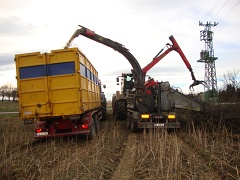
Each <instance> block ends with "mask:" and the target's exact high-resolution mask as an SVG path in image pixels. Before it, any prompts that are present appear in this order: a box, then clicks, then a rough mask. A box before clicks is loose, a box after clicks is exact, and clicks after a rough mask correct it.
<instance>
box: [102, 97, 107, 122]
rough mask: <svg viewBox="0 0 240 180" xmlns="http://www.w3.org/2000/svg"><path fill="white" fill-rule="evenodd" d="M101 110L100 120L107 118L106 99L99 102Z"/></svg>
mask: <svg viewBox="0 0 240 180" xmlns="http://www.w3.org/2000/svg"><path fill="white" fill-rule="evenodd" d="M101 111H102V120H103V121H105V120H107V103H106V101H105V102H102V103H101Z"/></svg>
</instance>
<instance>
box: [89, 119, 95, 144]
mask: <svg viewBox="0 0 240 180" xmlns="http://www.w3.org/2000/svg"><path fill="white" fill-rule="evenodd" d="M95 136H96V126H95V121H94V120H93V121H92V124H91V126H90V132H89V133H88V134H87V140H93V139H94V138H95Z"/></svg>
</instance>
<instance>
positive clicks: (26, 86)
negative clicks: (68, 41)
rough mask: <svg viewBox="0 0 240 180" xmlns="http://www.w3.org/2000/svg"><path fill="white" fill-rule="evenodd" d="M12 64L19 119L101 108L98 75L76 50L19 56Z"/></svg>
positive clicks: (62, 114)
mask: <svg viewBox="0 0 240 180" xmlns="http://www.w3.org/2000/svg"><path fill="white" fill-rule="evenodd" d="M15 61H16V70H17V83H18V94H19V108H20V116H21V119H26V118H41V117H52V116H65V115H76V114H82V113H84V112H86V111H90V110H93V109H96V108H99V107H100V106H101V102H100V95H99V93H100V90H99V86H98V80H97V79H98V73H97V71H96V70H95V68H94V67H93V65H92V64H91V63H90V61H89V60H88V59H87V58H86V57H85V55H84V54H83V53H82V52H81V51H79V50H78V48H69V49H61V50H53V51H51V53H44V54H40V53H39V52H36V53H27V54H19V55H16V56H15ZM80 64H82V65H83V66H84V67H85V68H84V69H80ZM85 72H86V73H85ZM87 72H88V73H87ZM89 74H90V75H89Z"/></svg>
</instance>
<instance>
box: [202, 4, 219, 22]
mask: <svg viewBox="0 0 240 180" xmlns="http://www.w3.org/2000/svg"><path fill="white" fill-rule="evenodd" d="M219 1H220V0H218V1H217V2H216V3H215V5H214V6H213V7H212V9H211V11H209V12H208V14H207V15H206V17H205V18H204V19H203V21H204V20H205V19H206V18H207V17H208V15H209V14H210V13H211V12H212V10H213V9H214V8H215V6H216V5H217V4H218V2H219Z"/></svg>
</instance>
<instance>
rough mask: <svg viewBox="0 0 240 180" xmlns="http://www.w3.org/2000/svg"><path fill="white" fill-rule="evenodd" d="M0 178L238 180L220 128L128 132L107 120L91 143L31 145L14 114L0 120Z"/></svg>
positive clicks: (233, 149) (239, 160) (236, 145)
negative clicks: (212, 129) (210, 129)
mask: <svg viewBox="0 0 240 180" xmlns="http://www.w3.org/2000/svg"><path fill="white" fill-rule="evenodd" d="M0 123H1V124H0V133H1V137H0V148H1V149H0V150H1V151H0V152H1V154H0V179H11V180H12V179H13V180H14V179H44V180H45V179H47V180H48V179H49V180H50V179H64V180H65V179H88V180H90V179H91V180H92V179H112V180H119V179H122V180H126V179H130V180H132V179H239V177H240V174H239V166H240V138H239V134H238V133H232V132H231V131H229V130H228V129H227V128H225V126H222V127H221V128H219V129H218V130H214V131H209V130H208V129H207V128H206V127H204V126H203V125H195V124H193V123H186V124H185V125H184V126H185V127H183V128H182V129H181V130H179V131H177V132H171V133H169V132H167V131H165V130H161V129H156V130H153V131H145V130H143V131H139V132H137V133H132V132H129V130H128V129H127V128H126V122H125V121H117V122H116V121H115V118H114V117H113V116H112V115H109V118H108V120H107V121H103V122H101V123H100V129H101V130H100V132H99V133H98V135H97V137H96V138H95V139H94V140H92V141H86V140H85V138H83V137H68V138H58V139H50V140H47V141H36V140H34V139H33V129H34V125H23V124H22V122H20V121H19V120H18V117H17V115H12V116H11V117H10V116H8V117H4V118H1V120H0Z"/></svg>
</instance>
